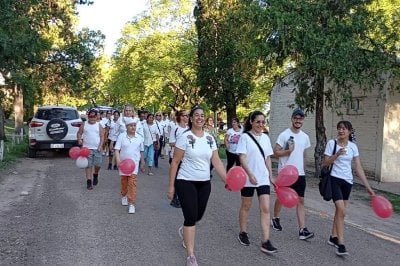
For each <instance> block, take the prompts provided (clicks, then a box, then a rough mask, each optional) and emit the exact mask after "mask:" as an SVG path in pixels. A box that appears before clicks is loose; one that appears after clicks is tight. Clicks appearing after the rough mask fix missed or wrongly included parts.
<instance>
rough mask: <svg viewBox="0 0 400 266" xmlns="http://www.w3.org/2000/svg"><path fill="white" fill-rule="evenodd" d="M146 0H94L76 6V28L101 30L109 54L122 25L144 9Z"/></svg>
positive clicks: (112, 50) (113, 48)
mask: <svg viewBox="0 0 400 266" xmlns="http://www.w3.org/2000/svg"><path fill="white" fill-rule="evenodd" d="M146 5H147V0H94V4H93V5H90V6H84V5H81V6H78V12H79V25H78V28H79V29H81V28H83V27H87V28H89V29H91V30H101V32H102V33H103V34H104V35H105V36H106V40H105V53H106V54H108V55H111V54H112V53H113V52H114V50H115V43H116V41H117V40H118V39H119V38H120V37H121V30H122V27H123V26H124V25H125V23H126V22H128V21H130V20H131V19H132V18H133V17H134V16H135V15H137V14H138V13H140V12H142V11H144V10H145V9H146Z"/></svg>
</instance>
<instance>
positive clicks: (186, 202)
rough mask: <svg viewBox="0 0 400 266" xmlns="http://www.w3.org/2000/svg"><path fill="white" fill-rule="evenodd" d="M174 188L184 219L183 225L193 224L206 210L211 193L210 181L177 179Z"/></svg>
mask: <svg viewBox="0 0 400 266" xmlns="http://www.w3.org/2000/svg"><path fill="white" fill-rule="evenodd" d="M176 190H177V191H176V192H177V194H178V198H179V202H180V203H181V206H182V212H183V218H184V219H185V220H184V222H183V225H184V226H194V225H195V224H196V222H198V221H200V220H201V218H202V217H203V215H204V212H205V211H206V207H207V202H208V198H209V197H210V193H211V182H210V181H187V180H182V179H177V180H176Z"/></svg>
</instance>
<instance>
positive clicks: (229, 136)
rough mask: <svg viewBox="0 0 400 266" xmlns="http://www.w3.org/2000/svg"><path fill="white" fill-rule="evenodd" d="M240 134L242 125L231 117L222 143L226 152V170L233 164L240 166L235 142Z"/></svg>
mask: <svg viewBox="0 0 400 266" xmlns="http://www.w3.org/2000/svg"><path fill="white" fill-rule="evenodd" d="M241 134H242V126H241V125H240V123H239V119H237V118H233V119H232V127H231V128H230V129H228V131H226V134H225V138H224V143H225V148H226V149H225V152H226V160H227V164H226V171H229V169H231V168H232V166H233V165H236V166H240V160H239V156H238V155H237V153H236V148H237V144H238V142H239V139H240V135H241Z"/></svg>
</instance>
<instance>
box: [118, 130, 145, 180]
mask: <svg viewBox="0 0 400 266" xmlns="http://www.w3.org/2000/svg"><path fill="white" fill-rule="evenodd" d="M114 149H115V150H119V151H120V153H119V155H120V159H121V161H123V160H125V159H132V160H133V161H134V162H135V169H134V171H133V173H132V174H134V175H137V173H138V170H139V162H140V152H141V151H144V146H143V137H142V136H140V135H138V134H135V136H134V137H132V138H131V137H129V136H128V135H127V133H126V132H124V133H121V134H119V136H118V138H117V142H116V143H115V147H114ZM119 174H120V175H127V174H124V173H122V172H121V170H119Z"/></svg>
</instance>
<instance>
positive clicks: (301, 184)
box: [290, 175, 306, 198]
mask: <svg viewBox="0 0 400 266" xmlns="http://www.w3.org/2000/svg"><path fill="white" fill-rule="evenodd" d="M290 187H291V188H293V189H294V191H296V193H297V195H299V197H302V198H304V192H305V191H306V176H305V175H301V176H299V178H298V179H297V181H296V182H294V184H293V185H291V186H290Z"/></svg>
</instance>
